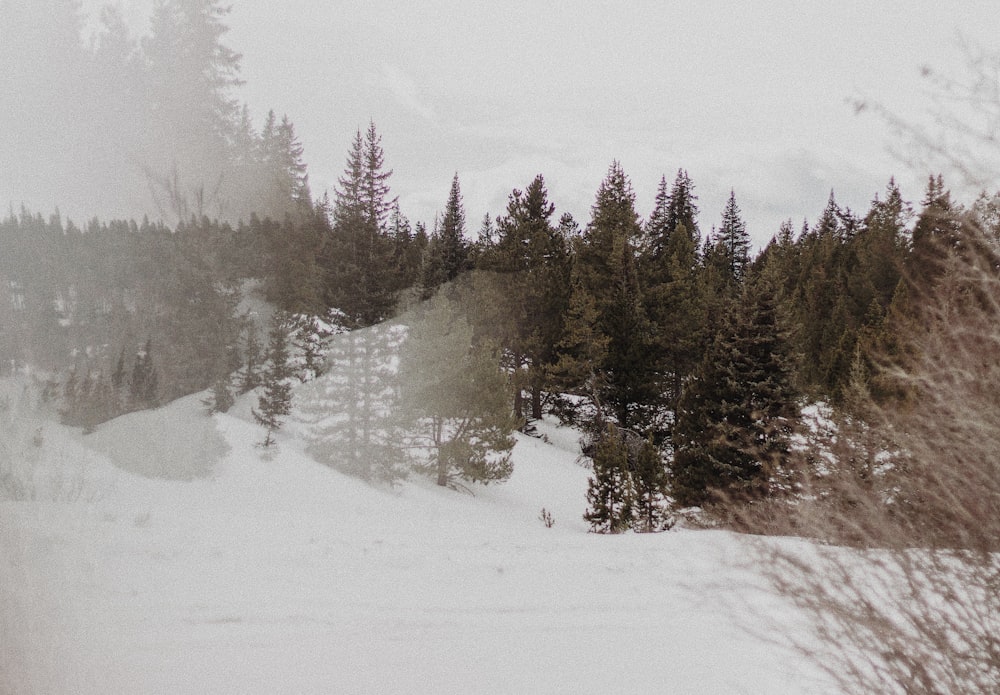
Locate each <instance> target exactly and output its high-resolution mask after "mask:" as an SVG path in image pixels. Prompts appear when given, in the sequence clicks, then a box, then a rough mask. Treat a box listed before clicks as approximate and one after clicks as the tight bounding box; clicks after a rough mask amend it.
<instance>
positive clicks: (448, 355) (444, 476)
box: [399, 293, 520, 487]
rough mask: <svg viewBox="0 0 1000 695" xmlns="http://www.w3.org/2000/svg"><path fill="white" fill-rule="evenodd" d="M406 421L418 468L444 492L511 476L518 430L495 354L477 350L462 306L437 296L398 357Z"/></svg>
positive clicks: (481, 347)
mask: <svg viewBox="0 0 1000 695" xmlns="http://www.w3.org/2000/svg"><path fill="white" fill-rule="evenodd" d="M399 374H400V379H401V392H400V399H401V400H400V403H401V415H402V421H403V423H404V429H405V430H406V431H407V432H408V433H409V448H410V449H411V451H412V452H413V453H414V456H415V463H414V465H415V466H416V467H417V468H418V469H420V470H423V471H426V472H427V473H428V474H430V475H431V476H432V477H433V478H434V479H435V481H436V482H437V484H438V485H442V486H450V487H456V486H459V485H461V481H468V482H473V483H475V482H481V483H489V482H492V481H503V480H506V479H507V478H509V477H510V474H511V471H512V464H511V461H510V450H511V449H512V448H513V446H514V438H513V436H512V434H513V431H514V430H515V429H517V427H518V426H519V425H520V421H519V420H518V419H517V418H516V417H514V415H513V413H512V412H511V409H510V387H509V385H508V383H507V375H506V374H504V372H503V371H502V370H501V369H500V360H499V355H498V354H497V351H496V350H494V349H493V348H492V347H491V346H490V345H489V344H488V343H479V344H477V343H475V342H474V340H473V330H472V326H471V325H470V323H469V321H468V320H467V318H466V316H465V312H464V311H463V310H462V309H461V306H460V305H459V304H458V303H456V302H454V301H452V300H450V299H448V298H447V297H446V296H445V293H439V294H438V295H437V296H436V297H435V298H434V299H432V300H431V301H430V302H428V304H427V305H426V306H425V307H423V308H422V309H421V312H420V314H419V315H418V316H414V317H412V321H411V323H410V332H409V336H408V337H407V339H406V342H405V343H404V344H403V347H402V349H401V351H400V358H399Z"/></svg>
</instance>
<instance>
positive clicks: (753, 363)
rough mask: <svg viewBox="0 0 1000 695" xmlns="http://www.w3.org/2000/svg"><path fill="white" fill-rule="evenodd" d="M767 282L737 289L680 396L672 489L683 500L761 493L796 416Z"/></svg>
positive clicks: (780, 459)
mask: <svg viewBox="0 0 1000 695" xmlns="http://www.w3.org/2000/svg"><path fill="white" fill-rule="evenodd" d="M792 376H793V374H792V365H791V361H790V359H789V357H788V346H787V344H786V337H785V331H784V330H783V329H782V327H781V325H780V322H779V318H778V315H777V311H776V306H775V299H774V295H773V289H772V288H770V287H767V286H762V287H758V288H753V289H752V291H751V289H749V288H748V290H747V291H746V292H744V295H743V298H742V300H741V302H740V303H739V305H738V306H737V307H736V308H735V310H734V311H731V312H730V313H729V316H728V318H727V321H726V323H725V326H724V328H723V331H722V332H721V333H720V335H719V336H718V337H717V338H716V340H715V342H714V343H713V345H712V347H711V349H710V350H709V351H708V353H707V354H706V355H705V359H704V361H703V362H702V364H701V367H700V368H699V370H698V372H697V373H696V374H695V376H694V378H693V379H692V380H691V382H690V383H689V384H688V385H687V387H686V388H685V390H684V393H683V395H682V397H681V401H680V407H679V409H678V413H677V424H676V427H675V428H674V432H673V446H674V460H673V463H672V465H671V494H672V495H673V497H674V500H675V502H676V503H677V504H678V505H680V506H682V507H684V506H699V505H703V504H705V503H706V502H709V501H712V500H719V499H754V498H758V497H761V496H764V495H767V494H768V493H769V491H770V489H771V488H772V486H773V485H774V484H775V481H776V480H777V476H778V474H779V472H780V470H781V469H782V465H783V463H784V459H785V457H786V454H787V448H788V438H789V435H790V433H791V431H792V427H793V423H794V420H795V418H796V415H797V409H798V404H797V400H796V399H797V393H796V391H795V389H794V388H793V385H792Z"/></svg>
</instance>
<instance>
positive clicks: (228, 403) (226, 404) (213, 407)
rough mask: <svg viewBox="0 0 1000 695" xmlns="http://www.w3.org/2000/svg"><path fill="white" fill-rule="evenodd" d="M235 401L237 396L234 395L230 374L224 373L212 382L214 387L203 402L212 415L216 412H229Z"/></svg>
mask: <svg viewBox="0 0 1000 695" xmlns="http://www.w3.org/2000/svg"><path fill="white" fill-rule="evenodd" d="M235 402H236V398H235V397H234V396H233V389H232V385H231V384H230V381H229V375H228V374H223V375H220V376H219V377H218V378H217V379H216V380H215V382H213V383H212V388H211V390H210V392H209V394H208V397H207V398H205V399H204V400H203V401H202V404H203V405H204V406H205V409H206V410H207V411H208V413H209V414H210V415H211V414H214V413H225V412H227V411H228V410H229V409H230V408H232V407H233V403H235Z"/></svg>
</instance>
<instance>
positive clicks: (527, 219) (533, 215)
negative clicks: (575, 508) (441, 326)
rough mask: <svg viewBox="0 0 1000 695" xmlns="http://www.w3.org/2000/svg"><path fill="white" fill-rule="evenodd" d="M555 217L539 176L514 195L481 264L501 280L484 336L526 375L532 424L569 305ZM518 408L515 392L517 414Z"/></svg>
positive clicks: (565, 256)
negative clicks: (552, 217) (552, 219)
mask: <svg viewBox="0 0 1000 695" xmlns="http://www.w3.org/2000/svg"><path fill="white" fill-rule="evenodd" d="M554 211H555V205H553V204H552V203H550V202H549V200H548V191H547V190H546V187H545V180H544V179H543V178H542V176H541V175H539V176H536V177H535V179H534V180H533V181H532V182H531V183H530V184H529V185H528V187H527V188H526V189H525V190H524V192H523V193H522V192H521V191H519V190H516V189H515V190H514V191H513V192H512V193H511V195H510V197H509V200H508V204H507V214H506V215H505V216H504V217H502V218H500V219H499V220H498V225H497V227H498V231H497V238H496V241H495V243H493V244H491V246H490V247H489V248H487V249H486V250H485V251H484V252H483V255H482V257H481V259H480V262H479V267H480V268H482V269H485V270H490V271H495V272H497V273H500V274H501V276H500V277H498V278H496V281H497V282H496V283H494V284H493V285H492V290H493V291H492V292H490V294H489V296H488V297H486V298H485V300H484V301H485V302H488V303H489V304H491V305H492V306H493V307H494V308H497V309H498V311H495V312H490V314H491V320H490V324H491V325H490V326H487V327H486V328H485V330H487V331H488V332H489V334H490V335H492V336H493V337H494V339H495V340H496V341H497V343H498V344H499V345H500V346H501V347H503V348H504V349H505V350H506V351H507V353H508V356H509V357H510V358H511V364H510V367H511V368H512V369H513V370H514V371H515V373H517V371H519V370H521V369H522V367H523V368H524V369H525V370H526V374H525V378H524V380H525V382H526V383H527V385H528V386H529V388H530V391H531V417H532V418H533V419H538V418H540V417H541V416H542V413H541V410H542V407H541V402H542V390H543V389H544V388H545V385H546V384H545V382H546V376H547V374H548V372H549V368H550V367H551V365H552V364H553V363H554V362H555V360H556V344H557V343H558V342H559V339H560V336H561V334H562V330H563V319H564V315H565V312H566V309H567V308H568V305H569V292H570V255H569V248H568V246H567V243H566V240H565V237H564V236H563V235H562V234H561V232H560V231H559V230H558V229H557V228H556V227H554V226H553V225H552V223H551V221H550V218H551V216H552V214H553V212H554ZM518 386H519V385H518ZM520 404H521V393H520V388H516V389H515V412H517V413H520V412H521V408H520Z"/></svg>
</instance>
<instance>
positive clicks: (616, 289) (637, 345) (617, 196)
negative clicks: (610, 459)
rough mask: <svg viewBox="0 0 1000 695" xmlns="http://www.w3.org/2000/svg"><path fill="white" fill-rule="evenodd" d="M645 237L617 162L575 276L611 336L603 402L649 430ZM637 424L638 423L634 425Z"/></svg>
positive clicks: (624, 423) (654, 383) (652, 399)
mask: <svg viewBox="0 0 1000 695" xmlns="http://www.w3.org/2000/svg"><path fill="white" fill-rule="evenodd" d="M640 233H641V228H640V226H639V220H638V215H637V214H636V212H635V194H634V193H633V191H632V185H631V183H630V182H629V180H628V177H627V176H625V173H624V171H622V168H621V166H620V165H619V164H618V162H612V164H611V167H610V169H609V170H608V174H607V176H606V177H605V179H604V181H603V182H602V183H601V186H600V188H599V189H598V191H597V197H596V201H595V203H594V206H593V208H592V216H591V222H590V224H589V225H588V226H587V229H586V231H585V232H584V234H583V236H582V237H581V238H580V240H579V242H578V244H577V249H576V265H575V269H574V272H575V273H576V276H577V279H578V280H577V281H578V282H579V286H580V291H583V292H587V293H588V294H589V295H590V296H591V297H592V301H593V304H594V308H595V310H596V313H597V323H596V327H597V329H598V331H599V332H600V333H601V334H602V335H604V336H606V337H607V339H608V343H607V355H606V358H605V361H604V363H603V364H602V365H601V366H600V371H601V374H602V376H603V378H602V380H601V382H602V383H603V385H604V393H603V394H602V395H601V400H602V401H604V402H606V403H607V405H608V407H609V408H610V409H611V410H612V411H613V413H614V416H615V417H616V418H617V421H618V424H619V425H620V426H621V427H631V426H633V425H638V426H640V427H644V428H645V427H649V426H651V425H652V423H653V420H654V419H655V418H654V417H652V415H651V413H652V412H653V411H655V409H656V406H657V401H658V395H659V384H658V380H657V378H656V366H655V359H654V358H653V342H652V331H651V330H650V325H649V323H648V319H647V317H646V315H645V307H644V306H643V300H642V293H641V290H640V287H639V283H638V275H637V272H636V267H635V257H634V248H635V244H636V243H637V242H638V240H639V237H640ZM633 420H634V422H633Z"/></svg>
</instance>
